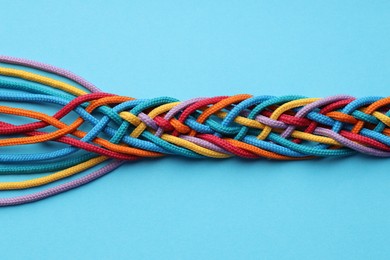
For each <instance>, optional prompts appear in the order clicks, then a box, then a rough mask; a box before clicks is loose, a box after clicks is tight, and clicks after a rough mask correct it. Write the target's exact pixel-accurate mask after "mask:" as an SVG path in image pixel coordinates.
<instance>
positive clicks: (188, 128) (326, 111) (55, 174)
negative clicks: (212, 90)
mask: <svg viewBox="0 0 390 260" xmlns="http://www.w3.org/2000/svg"><path fill="white" fill-rule="evenodd" d="M0 63H5V64H11V65H16V66H23V67H28V68H33V69H36V70H39V71H42V72H46V73H50V74H52V75H57V76H60V77H62V78H64V79H67V80H70V81H72V82H73V83H72V84H68V83H66V82H65V81H61V80H57V79H54V78H51V77H48V76H44V75H41V74H37V73H35V72H28V71H26V70H24V69H23V68H3V67H0V76H1V77H0V102H1V103H0V104H1V105H0V116H2V115H7V116H2V117H1V118H0V137H1V138H0V149H1V152H0V162H1V163H4V166H3V167H0V175H7V174H8V175H14V174H32V173H39V174H44V175H43V176H42V177H36V178H32V179H29V180H24V181H14V182H0V190H14V189H16V190H19V189H28V188H32V187H38V186H45V185H47V184H49V183H52V182H56V181H59V180H61V179H65V178H67V177H70V176H73V175H76V174H79V173H81V172H86V171H89V169H91V168H92V167H96V166H100V167H101V168H100V169H98V170H96V171H94V172H92V173H89V174H87V175H83V176H82V177H79V178H78V179H74V180H72V181H68V182H67V183H63V184H59V185H57V186H54V187H51V188H49V189H46V190H43V191H40V192H37V193H34V194H29V195H23V196H19V197H15V198H2V199H0V206H9V205H18V204H23V203H28V202H32V201H36V200H40V199H43V198H46V197H49V196H53V195H55V194H58V193H61V192H64V191H66V190H69V189H72V188H75V187H78V186H81V185H83V184H85V183H88V182H90V181H92V180H94V179H96V178H98V177H100V176H103V175H105V174H106V173H108V172H110V171H112V170H114V169H115V168H117V167H119V166H120V165H121V164H123V163H124V162H126V161H133V160H137V159H141V158H155V157H161V156H169V155H170V156H184V157H190V158H207V157H211V158H220V159H222V158H230V157H233V156H237V157H242V158H247V159H261V158H266V159H274V160H304V159H314V158H319V157H340V156H349V155H353V154H357V153H361V154H365V155H370V156H377V157H390V97H364V98H354V97H351V96H347V95H339V96H332V97H326V98H306V97H303V96H282V97H274V96H257V97H254V96H251V95H248V94H240V95H235V96H219V97H211V98H209V97H205V98H194V99H190V100H187V101H179V100H177V99H175V98H171V97H159V98H153V99H135V98H132V97H123V96H118V95H115V94H108V93H104V92H102V91H101V90H100V89H98V88H97V87H95V86H94V85H93V84H91V83H89V82H88V81H86V80H84V79H83V78H81V77H79V76H77V75H74V74H72V73H71V72H68V71H66V70H63V69H59V68H56V67H53V66H50V65H46V64H42V63H38V62H34V61H29V60H24V59H19V58H12V57H7V56H0ZM10 90H11V92H10ZM5 102H7V104H9V103H11V105H5V104H6V103H5ZM26 104H39V105H47V106H49V105H50V106H51V107H53V106H55V107H56V108H57V112H55V113H54V114H53V115H48V114H46V113H44V112H43V111H35V110H29V109H26V108H25V106H26ZM3 118H4V119H3ZM10 118H12V119H15V120H17V121H18V122H20V121H22V122H23V121H25V123H21V124H15V123H13V122H9V121H7V120H5V119H10ZM31 121H32V122H31ZM69 121H71V122H69ZM53 142H54V143H58V144H59V145H58V147H60V148H58V149H57V150H55V151H48V152H40V153H37V152H36V151H35V149H30V148H29V149H30V150H31V153H28V154H17V153H10V152H8V153H7V151H9V149H5V147H19V146H20V147H21V148H22V147H24V146H26V145H32V146H34V145H40V146H41V147H52V145H51V144H49V143H53ZM61 146H62V147H61ZM55 147H57V146H55ZM26 162H30V163H29V164H26Z"/></svg>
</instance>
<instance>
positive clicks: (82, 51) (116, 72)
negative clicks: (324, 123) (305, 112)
mask: <svg viewBox="0 0 390 260" xmlns="http://www.w3.org/2000/svg"><path fill="white" fill-rule="evenodd" d="M65 2H66V3H65ZM78 2H79V1H63V3H60V2H59V1H1V5H0V6H1V8H0V19H1V22H0V36H1V37H0V52H1V53H2V54H6V55H11V56H16V57H24V58H29V59H33V60H37V61H42V62H46V63H50V64H53V65H56V66H59V67H63V68H66V69H69V70H71V71H73V72H75V73H77V74H79V75H81V76H83V77H85V78H86V79H88V80H90V81H92V82H93V83H95V84H96V85H97V86H99V87H100V88H102V89H103V90H105V91H108V92H113V93H117V94H123V95H128V96H132V97H140V98H141V97H157V96H161V95H170V96H173V97H176V98H180V99H189V98H192V97H197V96H213V95H225V94H237V93H250V94H253V95H263V94H271V95H286V94H302V95H306V96H310V97H314V96H316V97H317V96H318V97H323V96H328V95H334V94H351V95H355V96H358V97H361V96H368V95H382V96H387V95H389V94H390V51H389V46H390V17H389V14H390V2H389V1H375V0H374V1H243V0H240V1H80V2H82V3H78ZM389 166H390V161H389V160H380V159H374V158H367V157H363V156H355V157H351V158H344V159H342V160H317V161H306V162H273V161H266V160H259V161H256V162H253V161H252V162H248V161H242V160H237V159H232V160H224V161H214V160H205V161H200V160H185V159H179V158H165V159H162V160H156V161H143V162H138V163H134V164H132V163H130V164H127V165H125V166H123V167H122V168H121V169H119V170H117V171H115V172H113V173H112V174H109V175H108V176H106V177H104V178H102V179H99V180H97V181H95V182H93V183H91V184H89V185H87V186H84V187H82V188H79V189H76V190H73V191H70V192H67V193H65V194H62V195H60V196H56V197H54V198H50V199H47V200H44V201H41V202H38V203H33V204H29V205H25V206H20V207H13V208H2V209H0V250H1V259H386V258H387V259H388V258H389V256H390V247H389V243H390V235H389V234H390V172H389V170H388V169H389Z"/></svg>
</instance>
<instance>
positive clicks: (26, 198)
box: [0, 160, 124, 207]
mask: <svg viewBox="0 0 390 260" xmlns="http://www.w3.org/2000/svg"><path fill="white" fill-rule="evenodd" d="M123 163H124V162H123V161H117V160H116V161H114V162H111V163H110V164H107V165H106V166H104V167H102V168H100V169H99V170H96V171H94V172H92V173H90V174H88V175H85V176H83V177H81V178H79V179H76V180H73V181H70V182H67V183H64V184H61V185H58V186H55V187H53V188H49V189H46V190H43V191H39V192H36V193H32V194H28V195H23V196H19V197H12V198H5V199H0V207H5V206H14V205H19V204H25V203H30V202H34V201H38V200H42V199H45V198H48V197H51V196H54V195H57V194H60V193H62V192H65V191H68V190H71V189H74V188H77V187H80V186H82V185H84V184H87V183H89V182H91V181H94V180H96V179H98V178H100V177H102V176H104V175H106V174H107V173H109V172H111V171H113V170H115V169H116V168H118V167H119V166H120V165H122V164H123Z"/></svg>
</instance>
